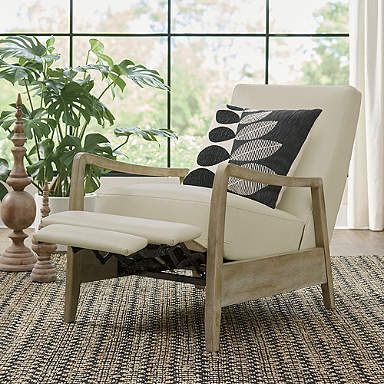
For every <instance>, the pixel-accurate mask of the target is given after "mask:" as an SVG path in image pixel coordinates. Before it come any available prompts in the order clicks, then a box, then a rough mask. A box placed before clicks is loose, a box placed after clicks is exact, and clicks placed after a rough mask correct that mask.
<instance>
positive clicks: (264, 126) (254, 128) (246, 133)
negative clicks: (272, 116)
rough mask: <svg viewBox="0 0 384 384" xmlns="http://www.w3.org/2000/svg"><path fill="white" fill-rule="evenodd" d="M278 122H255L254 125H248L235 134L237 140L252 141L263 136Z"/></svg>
mask: <svg viewBox="0 0 384 384" xmlns="http://www.w3.org/2000/svg"><path fill="white" fill-rule="evenodd" d="M277 123H278V121H257V122H256V123H252V124H248V125H246V126H245V127H244V128H242V129H240V130H239V131H238V132H237V134H236V139H237V140H253V139H258V138H259V137H262V136H265V135H266V134H267V133H269V132H271V131H272V129H273V128H275V127H276V124H277Z"/></svg>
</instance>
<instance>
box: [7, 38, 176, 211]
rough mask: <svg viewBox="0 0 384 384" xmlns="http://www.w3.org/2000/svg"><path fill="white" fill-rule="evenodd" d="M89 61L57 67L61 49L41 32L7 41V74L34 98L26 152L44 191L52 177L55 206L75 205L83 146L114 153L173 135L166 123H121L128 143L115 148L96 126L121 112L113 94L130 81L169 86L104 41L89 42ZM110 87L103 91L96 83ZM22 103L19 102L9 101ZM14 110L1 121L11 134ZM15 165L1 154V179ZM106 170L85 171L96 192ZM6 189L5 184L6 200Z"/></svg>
mask: <svg viewBox="0 0 384 384" xmlns="http://www.w3.org/2000/svg"><path fill="white" fill-rule="evenodd" d="M89 44H90V46H89V50H88V52H87V55H86V58H85V62H84V65H80V66H77V67H72V68H65V67H56V66H55V63H56V62H57V60H59V58H60V55H59V54H58V53H57V52H56V50H55V39H54V37H50V38H49V39H48V40H47V41H46V42H45V44H43V43H42V42H41V41H39V40H38V39H37V38H35V37H29V36H13V37H7V38H5V39H3V40H0V79H3V80H6V81H9V82H10V83H12V84H13V85H19V86H21V87H23V88H24V90H25V99H26V100H27V103H25V104H24V105H23V109H22V111H23V120H24V129H25V134H26V136H27V138H28V139H29V141H28V143H29V147H28V151H27V154H26V161H27V163H28V164H27V172H28V174H29V175H30V176H31V177H32V180H33V184H34V185H35V187H36V188H37V189H38V191H39V193H40V194H41V192H42V188H43V186H44V183H45V181H46V180H47V181H48V182H50V196H51V197H53V198H54V199H55V198H57V199H55V200H59V201H61V202H60V203H55V200H53V199H51V204H53V205H55V204H60V205H61V208H59V207H57V208H55V207H53V210H54V211H58V210H62V209H65V207H66V206H67V205H68V197H69V191H70V179H71V169H72V162H73V158H74V156H75V155H76V153H78V152H89V153H94V154H97V155H100V156H105V157H108V158H115V157H116V153H117V151H118V149H120V148H121V147H122V146H123V145H126V144H127V142H128V140H129V138H130V137H131V136H133V135H134V136H139V137H141V138H143V139H144V140H148V141H157V138H158V137H170V138H174V137H175V135H174V133H173V132H172V131H170V130H167V129H156V128H146V129H141V128H138V127H133V128H131V127H118V128H115V129H114V132H115V134H116V135H117V136H121V137H122V142H121V144H120V145H118V146H117V147H116V148H112V145H111V143H110V141H109V140H108V139H107V137H105V136H104V135H102V134H100V133H92V132H89V127H90V123H91V122H92V121H96V122H97V124H98V125H100V126H102V127H104V126H105V125H106V124H109V125H114V123H115V117H114V116H113V114H112V112H111V111H110V110H109V109H108V107H107V106H106V105H105V104H103V102H102V99H103V97H104V96H105V95H106V93H107V92H111V93H112V96H113V97H115V94H116V91H117V90H120V91H121V92H124V90H125V88H126V86H127V82H133V83H135V84H136V85H138V86H139V87H154V88H158V89H160V90H168V87H167V86H166V85H165V83H164V80H163V79H162V78H161V76H160V75H159V73H158V72H157V71H155V70H152V69H148V68H146V67H145V66H144V65H141V64H135V63H134V62H133V61H131V60H129V59H124V60H122V61H120V62H116V61H115V60H114V59H113V58H112V57H110V56H109V55H107V54H106V53H105V52H104V46H103V44H102V43H101V42H100V41H99V40H97V39H90V40H89ZM97 81H99V83H101V84H102V85H103V88H102V91H101V92H99V93H96V87H95V84H96V83H97ZM10 106H11V107H13V108H15V104H10ZM14 114H15V109H14V110H5V111H2V112H1V114H0V126H1V127H2V128H3V129H5V130H6V131H7V132H9V134H11V132H12V128H13V124H14V121H15V116H14ZM8 168H9V167H8V163H7V161H6V160H5V159H0V181H4V180H5V179H6V177H7V175H8V173H9V169H8ZM103 172H105V171H103V170H100V169H98V168H95V167H92V166H89V167H88V168H87V170H86V176H85V180H84V183H85V191H86V193H87V194H90V193H93V192H94V191H96V190H97V189H98V188H99V186H100V177H101V175H102V174H103ZM5 193H6V188H5V186H4V185H3V184H2V183H0V198H2V197H3V196H4V195H5Z"/></svg>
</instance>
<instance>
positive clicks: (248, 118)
mask: <svg viewBox="0 0 384 384" xmlns="http://www.w3.org/2000/svg"><path fill="white" fill-rule="evenodd" d="M270 113H272V111H261V112H254V113H250V114H248V115H245V116H244V117H242V118H241V120H240V124H250V123H254V122H256V121H259V120H261V119H263V118H264V117H266V116H268V115H269V114H270Z"/></svg>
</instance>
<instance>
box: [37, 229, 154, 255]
mask: <svg viewBox="0 0 384 384" xmlns="http://www.w3.org/2000/svg"><path fill="white" fill-rule="evenodd" d="M33 240H34V241H36V242H42V243H49V244H62V245H68V246H72V247H77V248H85V249H93V250H98V251H104V252H111V253H117V254H120V255H125V256H129V255H131V254H132V253H135V252H137V251H140V250H141V249H143V248H145V247H146V246H147V245H148V241H147V239H144V238H143V237H139V236H134V235H130V234H127V233H121V232H114V231H109V230H105V229H97V228H87V227H79V226H76V225H65V224H51V225H48V226H47V227H44V228H41V229H40V230H39V231H38V232H36V233H35V234H34V235H33Z"/></svg>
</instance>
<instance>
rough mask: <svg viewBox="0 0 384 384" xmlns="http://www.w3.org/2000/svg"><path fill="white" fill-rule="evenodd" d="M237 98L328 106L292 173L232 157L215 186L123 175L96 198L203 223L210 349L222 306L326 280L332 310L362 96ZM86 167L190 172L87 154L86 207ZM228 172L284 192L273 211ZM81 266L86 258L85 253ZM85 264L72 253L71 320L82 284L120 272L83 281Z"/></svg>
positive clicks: (103, 205) (75, 203)
mask: <svg viewBox="0 0 384 384" xmlns="http://www.w3.org/2000/svg"><path fill="white" fill-rule="evenodd" d="M231 103H232V104H234V105H240V106H243V107H251V108H257V109H312V108H320V109H322V110H323V112H322V113H321V114H320V116H319V117H318V119H317V120H316V121H315V124H314V126H313V127H312V130H311V132H310V136H309V138H308V141H307V143H306V146H305V148H304V152H303V155H302V157H301V160H300V163H299V165H298V167H297V169H296V171H295V174H294V175H293V176H294V177H286V176H272V175H266V174H261V173H258V172H255V171H251V170H247V169H244V168H239V167H237V166H234V165H232V164H230V165H224V166H220V167H219V169H218V171H217V174H216V177H215V181H214V187H213V189H208V188H202V187H194V186H185V185H182V184H178V183H147V182H146V183H131V182H127V183H124V182H122V183H121V185H118V186H116V187H113V188H109V190H108V191H106V192H104V193H100V194H99V196H98V200H97V211H99V212H104V213H110V214H116V215H126V216H134V217H142V218H147V219H157V220H165V221H173V222H179V223H186V224H193V225H195V226H197V227H200V228H201V229H202V235H201V236H200V237H199V238H197V239H196V240H194V241H193V242H190V243H189V244H188V247H191V248H194V249H200V250H205V249H207V267H206V314H205V327H206V329H205V332H206V344H207V349H208V350H211V351H214V350H217V349H218V347H219V331H220V316H221V308H222V307H223V306H227V305H230V304H234V303H239V302H242V301H245V300H249V299H252V298H257V297H263V296H269V295H273V294H276V293H280V292H286V291H290V290H294V289H298V288H301V287H305V286H311V285H321V287H322V293H323V299H324V304H325V306H326V307H327V308H333V306H334V295H333V285H332V273H331V267H330V260H329V244H328V238H329V237H330V236H331V234H332V230H333V228H334V224H335V220H336V215H337V212H338V209H339V206H340V202H341V199H342V195H343V191H344V186H345V182H346V178H347V172H348V164H349V161H350V157H351V151H352V146H353V141H354V136H355V131H356V125H357V119H358V114H359V107H360V94H359V92H358V91H357V90H355V89H354V88H352V87H349V86H273V85H248V84H240V85H237V86H236V87H235V89H234V92H233V96H232V100H231ZM196 155H197V154H196ZM86 164H94V165H98V166H101V167H103V168H112V169H115V170H120V171H125V172H130V173H136V174H149V175H161V176H164V175H170V176H180V177H181V178H182V177H183V175H185V172H186V171H185V170H180V169H179V170H174V171H171V170H169V171H167V170H166V169H158V170H156V169H153V168H146V167H137V166H132V165H127V164H123V163H118V162H114V161H111V160H105V159H103V160H102V159H100V158H97V157H96V156H93V155H89V154H82V155H79V156H78V157H77V159H76V161H75V164H74V168H73V189H72V190H71V202H70V207H71V209H72V210H81V209H82V208H83V203H82V195H83V190H82V187H81V185H82V180H83V179H82V172H83V169H84V167H85V165H86ZM231 175H232V176H237V177H240V178H245V179H251V180H255V181H256V180H257V181H263V182H265V183H268V184H275V185H282V186H286V187H287V189H286V191H285V193H284V195H283V197H282V200H281V201H280V203H279V204H278V206H277V207H276V209H272V208H269V207H267V206H265V205H263V204H260V203H258V202H255V201H253V200H249V199H246V198H243V197H240V196H238V195H234V194H230V193H229V194H227V193H226V186H227V181H228V177H229V176H231ZM323 191H324V195H323ZM324 196H325V202H324ZM324 208H325V210H324ZM76 263H77V264H76ZM83 263H89V261H85V259H84V261H83ZM79 268H80V267H79V261H76V262H75V261H74V260H73V256H72V258H71V255H69V268H68V274H69V275H68V279H69V282H68V285H67V299H68V300H67V303H66V320H67V321H73V319H74V311H76V306H77V297H78V291H79V288H78V287H79V286H80V282H84V281H90V280H94V279H98V278H101V277H109V276H113V272H112V273H111V274H110V275H108V274H107V273H106V272H105V273H104V274H103V273H102V272H100V271H99V269H98V272H97V271H96V269H97V268H99V267H96V266H95V269H94V274H95V275H94V277H89V276H88V277H86V278H85V277H84V278H81V276H80V275H79V273H78V272H76V271H78V270H79ZM85 269H86V268H85V267H83V270H85ZM88 270H89V268H88ZM71 295H72V297H74V299H71Z"/></svg>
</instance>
